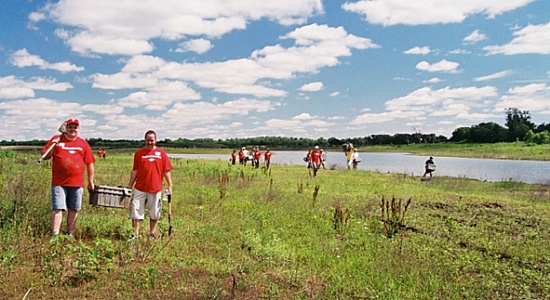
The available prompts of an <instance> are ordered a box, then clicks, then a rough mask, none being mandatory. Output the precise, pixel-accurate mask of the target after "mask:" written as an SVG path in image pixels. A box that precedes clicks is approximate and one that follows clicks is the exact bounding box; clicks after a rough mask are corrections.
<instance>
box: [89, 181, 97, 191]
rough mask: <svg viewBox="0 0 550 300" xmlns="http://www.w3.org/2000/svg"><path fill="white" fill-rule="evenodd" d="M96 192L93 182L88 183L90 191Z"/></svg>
mask: <svg viewBox="0 0 550 300" xmlns="http://www.w3.org/2000/svg"><path fill="white" fill-rule="evenodd" d="M94 190H95V185H94V183H93V182H91V183H88V191H89V192H93V191H94Z"/></svg>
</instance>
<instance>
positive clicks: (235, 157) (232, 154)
mask: <svg viewBox="0 0 550 300" xmlns="http://www.w3.org/2000/svg"><path fill="white" fill-rule="evenodd" d="M236 160H237V152H235V150H233V152H231V164H232V165H234V164H235V161H236Z"/></svg>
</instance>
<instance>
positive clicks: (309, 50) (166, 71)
mask: <svg viewBox="0 0 550 300" xmlns="http://www.w3.org/2000/svg"><path fill="white" fill-rule="evenodd" d="M282 38H283V39H293V40H295V43H296V44H295V45H294V46H290V47H288V48H284V47H282V46H281V45H275V46H268V47H265V48H263V49H260V50H256V51H254V52H253V53H252V54H251V56H250V57H249V58H244V59H234V60H227V61H223V62H212V63H210V62H206V63H187V62H183V63H177V62H166V61H164V60H163V59H161V58H158V57H153V56H147V55H138V56H135V57H133V58H131V59H130V60H128V62H127V64H126V65H125V66H124V67H123V69H122V72H120V73H116V74H112V75H105V74H95V75H93V76H92V77H91V78H92V79H93V81H94V83H93V86H94V87H97V88H104V89H127V88H145V89H150V88H152V87H154V86H155V85H157V84H158V82H159V81H161V80H171V81H182V82H193V83H194V84H195V85H197V86H199V87H202V88H208V89H213V90H214V91H216V92H220V93H227V94H245V95H254V96H255V97H284V96H286V95H287V91H284V90H281V89H277V88H273V87H271V86H267V85H266V84H265V83H264V82H262V80H288V79H292V78H294V77H295V76H296V74H297V73H317V72H319V69H320V68H323V67H330V66H336V65H338V63H339V57H342V56H350V55H351V49H367V48H377V47H379V46H378V45H375V44H373V43H372V42H371V41H370V40H369V39H366V38H361V37H357V36H354V35H351V34H348V33H347V32H346V31H345V30H344V29H343V28H342V27H337V28H334V27H329V26H326V25H317V24H312V25H308V26H304V27H300V28H297V29H295V30H294V31H292V32H290V33H289V34H287V35H285V36H283V37H282ZM307 88H310V89H311V88H319V84H314V85H312V86H307ZM187 95H188V96H189V97H187V98H186V99H195V98H194V95H193V94H187ZM140 99H142V101H144V100H145V99H143V98H140ZM132 101H133V100H132Z"/></svg>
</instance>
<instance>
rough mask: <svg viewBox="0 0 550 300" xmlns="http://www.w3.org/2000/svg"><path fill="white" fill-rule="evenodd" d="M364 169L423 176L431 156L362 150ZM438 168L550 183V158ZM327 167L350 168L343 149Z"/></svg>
mask: <svg viewBox="0 0 550 300" xmlns="http://www.w3.org/2000/svg"><path fill="white" fill-rule="evenodd" d="M272 152H273V156H272V164H280V165H303V166H304V167H306V163H305V162H304V161H303V158H304V156H305V154H306V152H305V151H272ZM360 155H361V157H362V158H363V161H362V162H361V163H360V164H359V169H360V170H369V171H376V172H380V173H399V174H409V175H414V176H419V175H422V174H423V173H424V162H425V161H426V160H427V159H428V157H424V156H416V155H410V154H407V153H378V152H372V153H371V152H369V153H361V154H360ZM230 156H231V155H230V152H228V153H227V154H170V157H174V158H176V157H180V158H194V159H218V160H224V161H227V160H229V158H230ZM434 162H435V164H436V165H437V170H436V172H434V176H452V177H465V178H472V179H478V180H486V181H519V182H525V183H543V184H548V183H550V162H548V161H532V160H506V159H480V158H459V157H434ZM326 165H327V168H329V167H330V168H346V166H345V165H346V157H345V155H344V153H343V152H327V161H326Z"/></svg>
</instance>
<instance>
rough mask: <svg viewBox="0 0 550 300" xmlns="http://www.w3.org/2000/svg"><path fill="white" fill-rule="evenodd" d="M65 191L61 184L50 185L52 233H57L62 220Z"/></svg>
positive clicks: (65, 208)
mask: <svg viewBox="0 0 550 300" xmlns="http://www.w3.org/2000/svg"><path fill="white" fill-rule="evenodd" d="M66 195H67V194H66V191H65V189H64V188H63V187H62V186H52V214H51V221H52V235H58V234H59V230H60V228H61V222H62V220H63V211H64V210H67V202H66V200H65V199H66V197H67V196H66Z"/></svg>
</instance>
